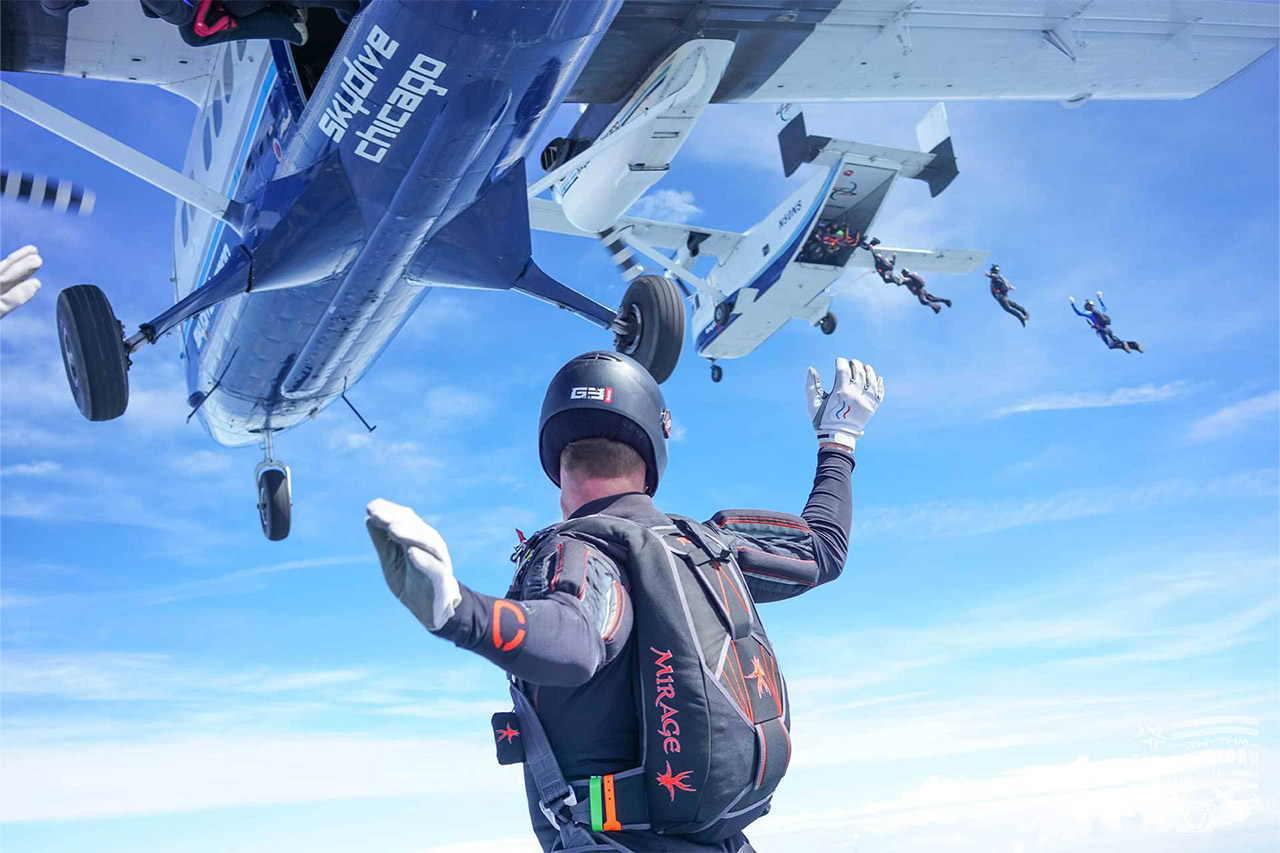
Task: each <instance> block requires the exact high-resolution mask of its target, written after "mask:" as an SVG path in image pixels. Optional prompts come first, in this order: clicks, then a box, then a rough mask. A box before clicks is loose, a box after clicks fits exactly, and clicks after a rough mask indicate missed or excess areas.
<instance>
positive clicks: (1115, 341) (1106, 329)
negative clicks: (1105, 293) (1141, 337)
mask: <svg viewBox="0 0 1280 853" xmlns="http://www.w3.org/2000/svg"><path fill="white" fill-rule="evenodd" d="M1067 299H1069V300H1070V301H1071V310H1072V311H1074V312H1076V313H1077V314H1079V315H1080V316H1081V317H1083V318H1084V319H1085V322H1087V323H1088V324H1089V327H1090V328H1092V329H1093V330H1094V331H1095V332H1097V333H1098V337H1099V338H1102V342H1103V343H1104V344H1106V345H1107V349H1122V350H1124V351H1125V352H1131V351H1132V350H1137V351H1138V352H1142V344H1140V343H1138V342H1137V341H1122V340H1120V339H1119V338H1118V337H1116V333H1115V332H1113V331H1111V318H1110V317H1108V316H1107V314H1106V310H1107V305H1106V303H1105V302H1103V301H1102V291H1101V290H1099V291H1098V305H1099V306H1101V309H1102V310H1098V309H1097V308H1095V307H1094V305H1093V300H1091V299H1086V300H1085V301H1084V310H1083V311H1081V310H1080V309H1079V308H1077V307H1076V298H1075V297H1074V296H1068V297H1067Z"/></svg>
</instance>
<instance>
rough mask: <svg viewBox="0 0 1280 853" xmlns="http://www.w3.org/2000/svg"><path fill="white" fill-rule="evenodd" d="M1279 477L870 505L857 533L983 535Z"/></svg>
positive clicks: (1274, 481)
mask: <svg viewBox="0 0 1280 853" xmlns="http://www.w3.org/2000/svg"><path fill="white" fill-rule="evenodd" d="M1278 479H1280V478H1278V477H1277V473H1276V472H1275V471H1274V470H1272V469H1258V470H1254V471H1241V472H1238V473H1236V474H1232V475H1228V476H1225V477H1220V478H1218V479H1216V480H1192V479H1183V480H1165V481H1163V482H1158V483H1151V484H1149V485H1145V486H1137V487H1131V488H1128V489H1111V490H1108V491H1105V492H1100V491H1098V490H1097V489H1090V490H1083V489H1076V490H1070V491H1063V492H1057V493H1055V494H1051V495H1046V496H1043V497H1031V498H1026V499H1005V500H994V501H986V502H979V501H974V502H951V501H929V502H926V503H920V504H915V505H909V506H901V507H874V506H871V507H865V508H863V509H862V510H860V511H859V513H858V515H857V517H856V518H855V519H854V521H853V535H854V536H863V537H868V538H872V537H877V536H886V535H893V536H907V537H911V538H918V537H929V538H947V537H954V536H982V535H986V534H991V533H999V532H1000V531H1004V530H1012V529H1014V528H1019V527H1027V526H1030V525H1034V524H1046V523H1051V522H1060V521H1074V520H1076V519H1081V518H1095V517H1098V516H1103V515H1110V514H1112V513H1115V512H1120V511H1122V510H1133V509H1136V508H1141V507H1150V506H1161V505H1166V504H1173V503H1177V502H1179V501H1186V500H1192V499H1198V498H1205V497H1221V496H1229V497H1266V496H1269V495H1273V494H1275V493H1276V491H1277V489H1278V488H1280V482H1278Z"/></svg>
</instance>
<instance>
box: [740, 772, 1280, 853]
mask: <svg viewBox="0 0 1280 853" xmlns="http://www.w3.org/2000/svg"><path fill="white" fill-rule="evenodd" d="M1234 753H1235V751H1234V750H1232V751H1228V750H1199V751H1195V752H1189V753H1185V754H1179V755H1148V756H1141V757H1132V758H1106V759H1101V760H1093V759H1090V757H1088V756H1081V757H1079V758H1077V759H1075V760H1074V761H1069V762H1059V763H1043V764H1033V765H1027V766H1022V767H1017V768H1013V769H1008V770H1004V771H1000V772H996V773H991V774H988V775H973V776H967V777H956V776H942V775H933V776H928V777H926V778H925V779H923V780H921V781H920V782H919V783H918V784H917V785H916V787H914V788H911V789H908V790H905V791H903V792H902V793H901V794H899V795H898V796H896V797H893V798H890V799H877V800H872V801H868V802H863V803H861V804H859V805H856V806H853V807H850V808H834V809H830V810H825V811H810V812H809V813H799V814H797V813H795V812H791V813H789V814H782V815H780V816H779V817H778V818H776V819H775V818H770V819H769V820H768V821H763V822H761V824H760V829H759V830H758V831H756V832H754V833H753V837H754V838H765V839H767V838H769V837H771V836H778V837H781V838H789V839H791V840H792V842H793V844H792V846H793V849H815V848H812V847H808V846H805V845H803V844H795V843H794V842H795V841H796V840H797V836H799V837H800V838H805V837H806V836H808V837H813V838H815V839H817V838H827V839H830V838H832V837H833V836H834V837H841V838H843V839H844V841H845V843H846V844H847V845H848V846H849V847H851V848H855V849H857V850H860V851H866V850H871V851H882V850H903V849H930V848H933V847H935V846H937V847H941V848H942V849H973V850H983V849H985V850H994V849H1001V850H1014V851H1023V850H1078V849H1082V848H1091V849H1115V850H1121V849H1153V848H1152V847H1151V845H1152V844H1153V843H1160V842H1156V839H1162V840H1163V843H1160V849H1187V850H1192V849H1219V850H1225V849H1240V848H1237V847H1233V846H1232V845H1231V843H1230V842H1228V841H1226V837H1230V836H1231V835H1232V834H1233V832H1234V831H1235V828H1236V827H1240V826H1241V825H1243V824H1245V823H1246V822H1253V823H1255V824H1261V825H1262V826H1268V825H1271V824H1273V823H1274V817H1273V816H1272V815H1271V814H1268V813H1269V812H1272V810H1273V809H1274V805H1275V804H1274V798H1273V797H1270V796H1268V798H1267V799H1268V800H1270V802H1268V801H1264V799H1263V797H1262V796H1260V786H1259V782H1258V776H1257V768H1256V766H1254V767H1252V768H1250V767H1249V766H1248V763H1247V761H1245V762H1244V763H1242V758H1241V757H1240V756H1238V755H1236V754H1234ZM1254 759H1255V760H1256V759H1257V751H1256V750H1255V751H1254ZM1178 835H1184V836H1185V837H1183V838H1181V839H1180V841H1181V845H1180V846H1179V848H1173V847H1172V846H1171V844H1170V842H1172V841H1173V840H1174V839H1173V838H1171V837H1170V836H1174V837H1176V836H1178ZM1224 836H1225V837H1224ZM930 842H932V843H930ZM939 842H941V843H939ZM1166 845H1169V846H1166ZM842 846H843V845H842ZM828 849H829V848H828Z"/></svg>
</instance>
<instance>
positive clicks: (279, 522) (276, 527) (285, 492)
mask: <svg viewBox="0 0 1280 853" xmlns="http://www.w3.org/2000/svg"><path fill="white" fill-rule="evenodd" d="M262 446H263V450H264V456H265V458H264V459H263V460H262V461H261V462H259V463H258V467H257V468H255V469H254V470H253V475H254V478H255V479H256V480H257V481H258V518H259V520H260V521H261V522H262V533H263V535H264V536H266V537H267V538H268V539H270V540H271V541H272V542H279V541H280V540H281V539H284V538H285V537H286V536H288V535H289V521H290V516H291V515H292V509H293V489H292V486H291V483H290V478H289V466H288V465H285V464H284V463H283V462H280V461H278V460H277V459H275V458H274V454H273V453H272V447H271V430H267V431H266V432H264V433H263V442H262Z"/></svg>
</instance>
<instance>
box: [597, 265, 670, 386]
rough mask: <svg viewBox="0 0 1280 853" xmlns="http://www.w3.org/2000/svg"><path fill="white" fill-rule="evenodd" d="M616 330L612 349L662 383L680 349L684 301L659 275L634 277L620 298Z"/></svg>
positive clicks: (667, 280)
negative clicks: (635, 362)
mask: <svg viewBox="0 0 1280 853" xmlns="http://www.w3.org/2000/svg"><path fill="white" fill-rule="evenodd" d="M618 326H620V327H621V330H620V331H618V333H617V335H616V337H615V339H614V347H615V349H617V350H618V352H620V353H622V354H623V355H629V356H631V357H632V358H634V359H635V360H636V361H638V362H640V364H642V365H644V368H645V370H648V371H649V373H650V375H652V376H653V378H654V381H656V382H665V381H666V380H667V377H669V376H670V375H671V372H672V371H673V370H675V369H676V362H678V361H679V360H680V348H681V347H682V346H683V345H684V299H682V298H681V296H680V290H679V288H677V287H676V283H675V282H673V281H671V279H669V278H666V277H665V276H660V275H642V276H638V277H637V278H636V279H635V281H633V282H631V286H630V287H628V288H627V292H626V295H625V296H623V297H622V307H621V308H619V309H618ZM615 328H618V327H617V326H615Z"/></svg>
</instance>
